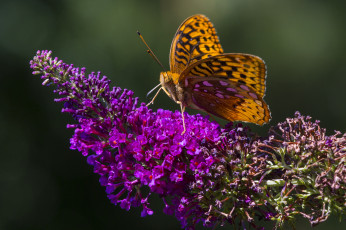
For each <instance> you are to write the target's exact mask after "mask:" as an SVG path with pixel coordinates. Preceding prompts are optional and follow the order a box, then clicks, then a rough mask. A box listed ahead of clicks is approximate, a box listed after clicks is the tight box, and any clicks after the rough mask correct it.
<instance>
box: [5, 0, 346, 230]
mask: <svg viewBox="0 0 346 230" xmlns="http://www.w3.org/2000/svg"><path fill="white" fill-rule="evenodd" d="M196 13H203V14H205V15H207V16H208V17H209V18H210V19H211V21H212V22H213V23H214V25H215V27H216V29H217V31H218V35H219V37H220V40H221V44H222V46H223V48H224V50H225V52H243V53H250V54H255V55H258V56H260V57H262V58H263V59H264V60H265V61H266V64H267V66H268V77H267V92H266V94H267V96H266V97H265V100H266V101H267V103H268V104H269V105H270V109H271V112H272V117H273V119H272V121H271V123H270V124H272V125H273V124H276V123H277V122H279V121H283V120H284V118H285V117H290V116H293V114H294V112H295V111H296V110H299V111H301V112H302V113H303V114H306V115H311V116H312V117H313V118H314V119H319V120H321V126H322V127H326V128H327V133H328V134H332V133H333V130H340V131H342V132H345V128H346V119H345V113H346V103H345V99H346V93H345V86H346V78H345V75H346V74H345V73H346V54H345V51H346V5H345V1H325V0H324V1H322V0H320V1H319V0H310V1H308V0H290V1H282V0H252V1H250V0H216V1H211V0H193V1H192V0H175V1H168V0H161V1H143V0H142V1H141V0H137V1H133V0H126V1H110V0H109V1H92V0H74V1H72V0H71V1H67V0H65V1H53V0H51V1H43V0H42V1H38V0H34V1H25V0H23V1H18V0H11V1H10V0H8V1H0V59H1V61H0V63H1V70H0V71H1V73H0V76H1V78H0V80H1V82H0V98H1V102H0V105H1V108H0V127H1V128H0V140H1V142H0V143H1V149H0V151H1V160H0V185H1V187H0V229H84V230H89V229H163V228H165V229H180V226H179V223H178V222H177V221H176V220H175V218H174V217H172V216H166V215H163V214H162V211H161V210H162V204H161V202H159V200H158V199H157V200H156V201H155V200H154V201H153V206H154V211H155V214H154V216H151V217H147V218H141V217H140V210H137V209H132V210H131V211H129V212H126V211H124V210H121V209H120V207H118V206H114V205H112V204H111V203H110V202H109V200H108V199H107V198H106V195H105V192H104V188H103V187H101V186H100V185H99V183H98V176H97V175H94V174H93V173H92V168H91V166H89V165H87V163H86V159H85V158H84V157H82V156H81V154H80V153H79V152H77V151H71V150H69V138H70V137H71V135H72V130H67V129H66V128H65V127H66V124H67V123H72V122H73V121H72V119H71V118H70V117H69V116H68V115H67V114H61V113H60V110H61V106H62V105H61V104H57V103H54V102H53V98H54V95H53V93H52V88H47V87H42V86H41V80H40V79H39V78H38V77H33V76H32V75H31V70H30V69H29V60H30V59H31V58H32V57H33V56H34V55H35V52H36V50H38V49H48V50H52V51H53V56H58V57H59V58H60V59H63V60H64V61H65V62H67V63H74V64H75V65H76V66H80V67H81V66H85V67H87V70H88V72H90V71H102V73H103V74H104V75H106V76H108V77H109V78H110V79H111V80H112V84H113V85H116V86H120V87H123V88H128V89H132V90H134V92H135V95H136V96H138V97H140V100H141V101H146V99H145V95H146V93H147V92H148V91H149V90H150V89H151V88H152V87H153V86H155V85H156V84H158V82H159V72H160V71H161V68H160V67H159V66H158V65H157V64H156V63H155V62H154V61H153V60H152V59H151V57H150V56H149V55H147V54H146V51H145V50H146V48H145V47H144V45H143V44H142V43H141V41H140V40H139V38H138V36H137V34H136V31H137V30H140V31H141V32H142V34H143V36H144V37H145V39H146V41H147V42H148V43H149V45H150V46H151V48H152V49H153V50H154V52H155V53H156V55H157V56H158V58H159V59H160V60H161V62H162V63H163V64H164V66H166V68H168V54H169V48H170V44H171V41H172V38H173V35H174V34H175V31H176V30H177V28H178V26H179V25H180V23H181V22H182V21H183V20H184V19H185V18H187V17H189V16H191V15H193V14H196ZM152 108H153V109H157V108H165V109H174V110H175V109H179V107H178V105H177V104H175V103H174V102H173V101H171V100H170V99H169V98H168V97H167V96H166V95H164V94H163V93H162V94H161V95H159V97H158V99H157V100H156V101H155V104H154V106H152ZM188 112H190V113H191V112H194V111H191V110H188ZM268 127H269V126H264V127H255V128H254V130H255V131H256V132H259V133H261V134H265V133H266V131H267V130H268ZM228 227H229V226H228ZM303 228H304V229H308V228H310V227H309V224H308V223H307V221H305V220H304V221H301V220H299V221H298V224H297V229H303ZM345 228H346V226H345V222H341V223H339V222H338V221H337V218H336V217H332V218H330V219H329V220H328V221H327V222H326V223H323V224H321V225H320V226H318V227H317V228H316V229H345Z"/></svg>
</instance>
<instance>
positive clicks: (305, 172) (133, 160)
mask: <svg viewBox="0 0 346 230" xmlns="http://www.w3.org/2000/svg"><path fill="white" fill-rule="evenodd" d="M50 55H51V52H50V51H38V52H37V55H36V56H35V57H34V59H33V60H32V61H31V62H30V64H31V68H32V69H33V70H34V72H33V74H35V75H37V74H38V75H41V79H42V80H43V85H54V86H55V87H56V88H55V90H54V92H55V93H57V94H58V95H59V96H58V97H59V98H57V99H56V100H55V101H57V102H64V108H63V109H62V112H66V113H70V114H71V115H72V117H73V118H74V119H75V121H76V123H75V124H70V125H68V126H67V127H68V128H71V129H73V130H74V134H73V136H72V138H71V139H70V143H71V147H70V148H71V149H76V150H78V151H80V152H81V153H82V154H83V155H84V156H87V157H88V158H87V162H88V163H89V164H90V165H92V166H93V169H94V172H95V173H97V174H99V175H100V184H101V185H102V186H105V190H106V193H107V196H108V198H109V199H110V201H111V202H112V203H114V204H115V205H118V204H119V206H120V207H121V208H123V209H125V210H129V209H130V208H131V207H138V206H142V213H141V216H143V217H144V216H147V215H152V214H153V211H152V209H151V208H150V203H149V202H148V199H149V198H150V196H151V194H153V193H157V194H159V195H160V197H161V198H162V200H163V202H164V204H165V208H164V212H165V213H167V214H170V215H175V216H176V218H177V219H178V220H179V221H180V222H181V225H182V227H183V228H185V229H193V228H194V227H195V225H196V224H197V223H199V222H202V223H203V224H204V226H207V227H213V226H216V225H218V224H221V223H222V224H223V223H225V222H229V223H230V224H233V225H235V226H237V223H245V222H248V223H249V224H251V226H253V227H258V228H259V226H255V223H254V219H266V220H268V219H270V220H273V221H276V223H277V225H278V226H280V225H281V224H282V223H284V222H285V221H288V220H292V219H293V218H294V216H296V215H301V216H303V217H306V218H307V219H308V220H309V221H310V222H311V224H318V223H320V222H322V221H324V220H326V219H327V217H328V216H329V215H330V214H331V213H332V212H337V210H341V211H340V213H345V208H344V207H345V206H344V200H345V197H346V196H345V190H346V182H345V181H346V176H345V171H346V169H345V164H344V162H345V152H346V140H345V139H346V135H345V134H343V135H342V134H341V133H340V132H336V133H335V134H334V135H332V136H327V135H326V130H325V129H322V128H321V127H320V126H319V122H318V121H315V122H312V121H311V118H310V117H304V116H302V115H300V114H299V113H296V115H295V117H294V118H287V119H286V121H285V122H283V123H279V124H278V125H276V126H274V127H272V128H271V130H270V132H269V135H268V137H265V138H260V137H257V136H255V135H254V134H252V133H251V132H250V130H249V128H248V127H246V126H243V125H242V124H237V125H234V124H233V123H229V124H228V125H226V127H225V128H221V127H220V126H219V125H218V124H217V123H215V122H210V121H209V120H208V118H207V117H204V116H201V115H188V114H186V113H185V114H184V117H185V125H186V132H185V133H184V134H182V131H183V124H182V118H181V114H180V112H179V111H176V112H171V111H167V110H162V109H158V110H157V111H156V112H155V111H152V110H151V109H149V108H148V107H147V106H145V105H144V104H138V98H135V97H133V92H132V91H130V90H126V89H124V90H122V89H120V88H116V87H114V88H110V86H109V84H110V81H109V80H108V79H107V78H106V77H105V76H103V77H101V74H100V73H97V74H95V73H91V74H89V75H86V71H85V68H81V69H79V68H75V67H74V66H73V65H68V64H65V63H63V62H62V61H60V60H58V59H57V58H54V59H53V58H51V57H50ZM148 191H149V192H148ZM304 207H305V208H304ZM326 207H328V212H327V211H326ZM309 210H310V211H309Z"/></svg>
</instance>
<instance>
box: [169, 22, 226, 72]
mask: <svg viewBox="0 0 346 230" xmlns="http://www.w3.org/2000/svg"><path fill="white" fill-rule="evenodd" d="M222 53H223V50H222V48H221V45H220V43H219V38H218V37H217V35H216V31H215V29H214V27H213V24H212V23H211V22H210V21H209V19H208V18H207V17H205V16H204V15H194V16H191V17H189V18H188V19H186V20H185V21H184V22H183V23H182V24H181V25H180V27H179V28H178V30H177V32H176V34H175V36H174V38H173V41H172V45H171V51H170V58H169V60H170V69H171V72H173V73H178V74H180V73H181V72H183V70H184V69H185V68H186V67H187V66H189V65H191V64H193V63H195V62H197V61H198V60H201V59H204V58H206V57H208V56H213V55H218V54H222Z"/></svg>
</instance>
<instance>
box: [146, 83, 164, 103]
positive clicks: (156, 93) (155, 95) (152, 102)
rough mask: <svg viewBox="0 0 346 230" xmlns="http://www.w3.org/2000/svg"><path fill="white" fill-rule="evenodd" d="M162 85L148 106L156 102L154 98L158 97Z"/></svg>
mask: <svg viewBox="0 0 346 230" xmlns="http://www.w3.org/2000/svg"><path fill="white" fill-rule="evenodd" d="M161 89H162V87H161V88H160V89H159V90H158V91H157V92H156V94H155V96H154V97H153V99H152V100H151V101H150V102H149V103H148V104H147V106H149V105H151V104H154V100H155V98H156V97H157V95H158V94H159V92H160V91H161Z"/></svg>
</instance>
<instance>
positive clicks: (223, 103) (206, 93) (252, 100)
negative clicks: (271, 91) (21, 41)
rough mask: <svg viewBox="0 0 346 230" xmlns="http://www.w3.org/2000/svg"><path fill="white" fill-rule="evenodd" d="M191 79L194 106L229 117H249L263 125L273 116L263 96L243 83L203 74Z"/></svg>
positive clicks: (224, 117)
mask: <svg viewBox="0 0 346 230" xmlns="http://www.w3.org/2000/svg"><path fill="white" fill-rule="evenodd" d="M187 81H190V82H191V85H192V91H191V99H192V103H193V107H195V108H197V109H201V110H204V111H206V112H208V113H211V114H214V115H216V116H218V117H221V118H223V119H226V120H229V121H245V122H252V123H256V124H259V125H262V124H264V123H267V122H268V121H269V120H270V118H271V117H270V112H269V108H268V106H267V104H266V103H265V102H264V100H263V99H262V98H259V97H258V95H257V94H256V93H255V92H254V91H253V90H252V89H250V88H248V87H244V86H243V85H241V84H239V83H233V82H230V81H227V80H220V79H218V78H214V77H212V76H211V77H207V78H205V77H202V78H200V80H196V79H187Z"/></svg>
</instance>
